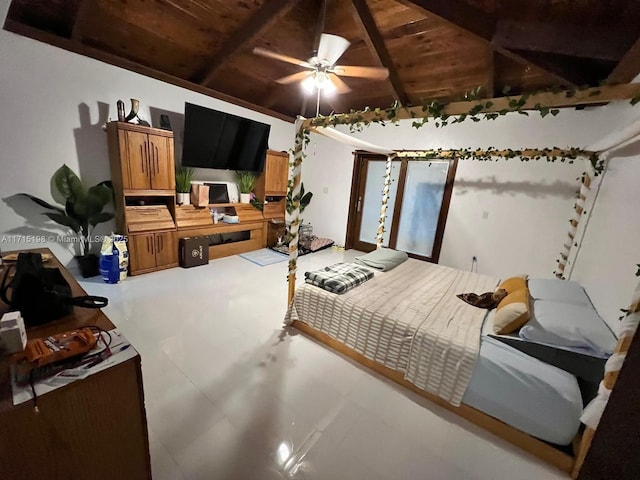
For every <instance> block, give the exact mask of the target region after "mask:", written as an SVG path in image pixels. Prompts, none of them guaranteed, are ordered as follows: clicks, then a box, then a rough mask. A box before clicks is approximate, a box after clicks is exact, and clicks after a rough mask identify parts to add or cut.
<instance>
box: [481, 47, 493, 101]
mask: <svg viewBox="0 0 640 480" xmlns="http://www.w3.org/2000/svg"><path fill="white" fill-rule="evenodd" d="M495 75H496V53H495V52H494V51H493V49H492V48H489V47H487V80H486V82H485V84H484V85H483V92H482V93H483V94H484V96H485V97H486V98H491V97H493V95H494V94H495V90H496V85H495Z"/></svg>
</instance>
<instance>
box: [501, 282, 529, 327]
mask: <svg viewBox="0 0 640 480" xmlns="http://www.w3.org/2000/svg"><path fill="white" fill-rule="evenodd" d="M502 288H504V287H502ZM530 318H531V309H530V307H529V290H528V289H527V288H521V289H520V290H516V291H514V292H512V293H510V294H509V295H507V296H506V297H504V298H503V299H502V301H501V302H500V303H499V304H498V307H497V308H496V312H495V314H494V316H493V331H494V332H495V333H497V334H498V335H507V334H509V333H513V332H515V331H516V330H518V329H519V328H520V327H522V326H523V325H524V324H525V323H527V322H528V321H529V319H530Z"/></svg>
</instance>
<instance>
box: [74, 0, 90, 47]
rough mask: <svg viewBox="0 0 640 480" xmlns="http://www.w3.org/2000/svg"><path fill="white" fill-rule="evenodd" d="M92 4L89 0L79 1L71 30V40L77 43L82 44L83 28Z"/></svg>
mask: <svg viewBox="0 0 640 480" xmlns="http://www.w3.org/2000/svg"><path fill="white" fill-rule="evenodd" d="M91 3H92V2H91V1H90V0H80V3H79V5H78V10H77V11H76V17H75V19H74V21H73V29H72V30H71V40H73V41H74V42H77V43H82V38H83V36H84V31H83V27H84V25H85V20H86V19H87V18H88V15H89V7H90V4H91Z"/></svg>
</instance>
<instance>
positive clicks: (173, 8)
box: [4, 0, 640, 119]
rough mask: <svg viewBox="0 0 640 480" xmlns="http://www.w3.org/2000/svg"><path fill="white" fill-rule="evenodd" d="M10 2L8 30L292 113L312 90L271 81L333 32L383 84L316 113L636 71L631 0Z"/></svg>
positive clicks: (638, 9)
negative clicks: (384, 73) (264, 52)
mask: <svg viewBox="0 0 640 480" xmlns="http://www.w3.org/2000/svg"><path fill="white" fill-rule="evenodd" d="M323 5H324V4H323V1H322V0H118V1H115V0H13V1H12V3H11V6H10V9H9V13H8V15H7V19H6V22H5V25H4V28H5V29H6V30H10V31H13V32H15V33H18V34H21V35H26V36H29V37H32V38H35V39H38V40H41V41H45V42H47V43H50V44H53V45H56V46H59V47H62V48H65V49H68V50H71V51H74V52H77V53H80V54H83V55H87V56H89V57H93V58H97V59H99V60H102V61H106V62H108V63H112V64H115V65H119V66H122V67H124V68H127V69H129V70H133V71H136V72H139V73H142V74H145V75H149V76H151V77H155V78H158V79H161V80H164V81H167V82H170V83H173V84H176V85H180V86H183V87H186V88H190V89H192V90H195V91H198V92H201V93H205V94H208V95H211V96H214V97H217V98H221V99H223V100H226V101H229V102H232V103H236V104H239V105H243V106H247V107H249V108H252V109H254V110H257V111H261V112H265V113H269V114H271V115H274V116H277V117H279V118H285V119H292V118H294V117H295V116H296V115H298V114H300V113H302V114H303V115H305V116H313V115H314V114H315V108H316V99H315V97H314V96H311V98H309V97H307V96H306V95H307V94H305V93H304V92H303V90H302V89H301V88H300V85H299V84H298V83H294V84H290V85H281V84H278V83H276V82H275V80H276V79H278V78H281V77H284V76H287V75H291V74H294V73H297V72H299V71H300V67H297V66H295V65H292V64H289V63H284V62H280V61H277V60H274V59H271V58H264V57H261V56H258V55H255V54H254V53H253V49H254V48H255V47H261V48H265V49H268V50H271V51H274V52H277V53H280V54H284V55H287V56H292V57H296V58H299V59H303V60H306V59H308V58H309V57H310V56H311V55H312V50H313V47H314V45H315V44H317V33H318V30H319V29H318V25H319V24H321V22H319V19H320V18H323V17H324V29H323V31H324V32H326V33H332V34H336V35H339V36H342V37H344V38H346V39H347V40H349V41H350V42H351V46H350V47H349V48H348V49H347V50H346V52H345V53H344V55H342V57H341V58H340V60H339V62H338V63H340V64H346V65H361V66H374V67H380V66H382V67H386V68H387V69H388V70H389V77H388V78H387V79H386V80H368V79H363V78H355V77H349V78H343V80H344V81H345V83H347V85H348V86H349V87H350V88H351V91H350V92H349V93H346V94H342V95H333V96H326V97H324V98H321V104H320V110H321V112H323V113H325V114H326V113H329V112H331V111H336V112H344V111H348V110H350V109H355V110H358V109H362V108H363V107H365V106H370V107H372V108H373V107H387V106H389V105H390V104H392V103H393V102H394V100H397V101H399V102H401V103H402V104H403V105H419V104H421V103H422V102H423V101H424V100H426V99H439V100H441V101H442V100H444V101H449V100H455V99H460V98H462V97H463V96H464V94H465V92H468V91H471V90H473V89H475V88H477V87H481V90H480V94H481V96H483V97H486V98H490V97H495V96H501V95H502V94H503V92H505V91H507V90H508V91H509V92H510V93H525V92H531V91H536V90H544V89H553V88H569V89H570V88H578V87H582V86H586V85H590V86H596V85H599V84H602V83H611V84H617V83H627V82H629V81H631V80H632V79H633V78H634V77H635V76H636V75H637V74H638V73H640V41H639V37H640V2H638V1H636V0H616V1H614V0H528V1H526V2H524V1H521V0H446V1H442V0H411V1H409V0H328V2H327V6H326V15H323V12H324V11H325V9H324V8H323Z"/></svg>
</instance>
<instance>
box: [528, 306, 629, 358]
mask: <svg viewBox="0 0 640 480" xmlns="http://www.w3.org/2000/svg"><path fill="white" fill-rule="evenodd" d="M520 338H523V339H525V340H529V341H533V342H540V343H547V344H550V345H558V346H563V347H579V348H585V349H587V350H589V351H592V352H594V353H596V354H598V355H602V354H612V353H613V350H614V348H615V346H616V342H617V339H616V337H615V336H614V334H613V332H612V331H611V329H610V328H609V327H608V326H607V324H606V323H605V321H604V320H603V319H602V318H601V317H600V315H598V312H596V311H595V309H594V308H593V307H592V306H585V305H577V304H571V303H563V302H553V301H546V300H534V301H533V318H532V319H531V320H529V322H528V323H527V324H526V325H524V326H523V327H522V328H521V329H520Z"/></svg>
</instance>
